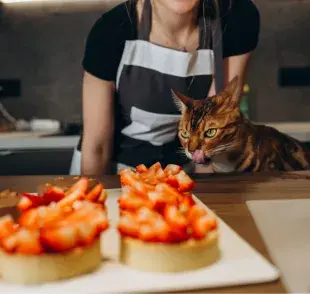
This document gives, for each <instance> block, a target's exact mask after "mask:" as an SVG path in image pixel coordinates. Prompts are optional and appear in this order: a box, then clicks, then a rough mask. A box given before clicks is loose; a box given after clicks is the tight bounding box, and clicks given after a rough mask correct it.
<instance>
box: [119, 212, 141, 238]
mask: <svg viewBox="0 0 310 294" xmlns="http://www.w3.org/2000/svg"><path fill="white" fill-rule="evenodd" d="M117 229H118V231H119V232H120V234H122V235H125V236H128V237H133V238H136V237H138V235H139V224H138V222H137V221H136V219H135V218H134V216H133V215H132V214H129V213H125V214H123V215H122V216H121V217H120V220H119V222H118V226H117Z"/></svg>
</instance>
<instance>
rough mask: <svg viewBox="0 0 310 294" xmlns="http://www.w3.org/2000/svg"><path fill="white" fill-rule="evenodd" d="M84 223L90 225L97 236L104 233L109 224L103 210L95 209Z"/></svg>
mask: <svg viewBox="0 0 310 294" xmlns="http://www.w3.org/2000/svg"><path fill="white" fill-rule="evenodd" d="M85 222H89V223H91V224H92V225H93V226H94V227H95V228H96V230H97V234H100V233H101V232H103V231H105V230H106V229H107V228H108V227H109V222H108V218H107V215H106V213H105V211H104V210H102V209H96V210H94V211H93V212H92V213H91V214H90V215H89V217H88V218H87V219H85Z"/></svg>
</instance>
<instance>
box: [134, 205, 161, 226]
mask: <svg viewBox="0 0 310 294" xmlns="http://www.w3.org/2000/svg"><path fill="white" fill-rule="evenodd" d="M158 217H161V216H160V215H159V214H158V213H156V212H155V211H154V210H152V209H150V208H148V207H145V206H144V207H142V208H140V209H139V210H138V211H137V212H136V217H135V218H136V221H137V222H138V223H140V224H151V223H153V222H154V220H155V219H156V218H158Z"/></svg>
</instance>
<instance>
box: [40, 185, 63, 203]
mask: <svg viewBox="0 0 310 294" xmlns="http://www.w3.org/2000/svg"><path fill="white" fill-rule="evenodd" d="M42 197H43V202H44V205H49V204H50V203H51V202H58V201H59V200H61V199H62V198H64V197H65V192H64V191H63V190H62V189H61V188H59V187H55V186H52V187H48V188H47V189H46V190H45V191H44V192H43V195H42Z"/></svg>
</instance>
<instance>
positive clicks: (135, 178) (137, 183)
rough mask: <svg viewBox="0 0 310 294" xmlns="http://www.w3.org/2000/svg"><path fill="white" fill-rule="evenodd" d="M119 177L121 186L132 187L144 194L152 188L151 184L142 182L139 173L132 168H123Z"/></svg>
mask: <svg viewBox="0 0 310 294" xmlns="http://www.w3.org/2000/svg"><path fill="white" fill-rule="evenodd" d="M120 179H121V185H122V187H125V186H129V187H132V188H134V189H136V190H137V191H139V192H141V193H143V194H144V195H146V194H147V192H148V191H150V190H153V187H152V186H151V185H149V184H148V183H144V182H143V180H142V179H141V178H140V176H139V174H136V173H135V172H133V171H132V170H128V169H127V170H123V173H122V175H121V177H120Z"/></svg>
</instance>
